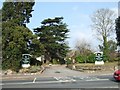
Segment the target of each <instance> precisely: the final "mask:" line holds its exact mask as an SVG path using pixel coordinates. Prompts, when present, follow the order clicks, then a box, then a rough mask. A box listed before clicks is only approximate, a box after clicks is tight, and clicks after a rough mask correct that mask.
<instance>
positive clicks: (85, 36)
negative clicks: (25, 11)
mask: <svg viewBox="0 0 120 90" xmlns="http://www.w3.org/2000/svg"><path fill="white" fill-rule="evenodd" d="M52 1H54V0H52ZM52 1H51V2H50V1H49V2H48V1H46V2H38V0H36V2H35V5H34V7H33V10H34V11H33V12H32V18H30V23H29V24H27V27H28V28H29V29H30V30H33V29H34V28H37V27H40V26H41V22H42V21H43V20H44V19H47V18H55V17H59V16H62V17H63V18H64V19H63V22H64V23H66V24H67V25H68V27H67V28H68V29H69V30H70V32H69V35H68V36H69V37H70V38H69V39H67V41H68V43H69V46H70V47H71V48H74V47H75V44H76V43H77V41H81V40H82V41H86V42H88V43H90V44H91V46H92V48H94V50H98V45H99V44H100V42H99V41H98V40H97V39H96V37H95V35H94V34H95V33H94V32H93V30H91V26H90V25H91V24H92V22H91V18H90V17H91V16H92V15H93V13H94V12H95V11H96V10H98V9H101V8H109V9H111V10H114V11H115V12H116V14H117V13H118V12H117V11H118V2H117V1H116V2H100V1H99V2H93V1H94V0H93V1H92V0H87V1H86V2H83V0H82V1H81V2H73V1H72V2H71V1H70V0H68V1H67V2H52ZM69 1H70V2H69ZM75 1H76V0H75ZM91 1H92V2H91ZM108 1H110V0H108ZM1 4H2V3H0V6H1ZM113 38H114V39H115V38H116V37H115V36H114V37H113Z"/></svg>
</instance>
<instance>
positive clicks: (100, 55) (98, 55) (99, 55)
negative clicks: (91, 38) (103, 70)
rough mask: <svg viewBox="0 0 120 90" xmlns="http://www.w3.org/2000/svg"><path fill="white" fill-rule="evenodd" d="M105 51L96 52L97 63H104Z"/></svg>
mask: <svg viewBox="0 0 120 90" xmlns="http://www.w3.org/2000/svg"><path fill="white" fill-rule="evenodd" d="M103 64H104V61H103V52H95V65H103Z"/></svg>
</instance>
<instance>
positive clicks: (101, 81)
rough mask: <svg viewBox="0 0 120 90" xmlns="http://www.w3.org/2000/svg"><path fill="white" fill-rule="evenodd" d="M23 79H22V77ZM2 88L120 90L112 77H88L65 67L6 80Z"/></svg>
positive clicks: (53, 67)
mask: <svg viewBox="0 0 120 90" xmlns="http://www.w3.org/2000/svg"><path fill="white" fill-rule="evenodd" d="M21 78H22V77H21ZM0 86H2V88H118V90H119V87H120V82H116V81H115V80H114V78H113V77H112V75H91V76H90V75H86V74H83V73H82V72H78V71H73V70H69V69H66V68H65V67H64V66H51V67H48V68H47V69H46V70H45V71H44V72H43V73H42V74H40V75H36V76H34V77H30V78H26V79H20V78H18V79H5V80H2V83H1V84H0Z"/></svg>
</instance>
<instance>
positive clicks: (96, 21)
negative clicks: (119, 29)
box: [91, 9, 116, 57]
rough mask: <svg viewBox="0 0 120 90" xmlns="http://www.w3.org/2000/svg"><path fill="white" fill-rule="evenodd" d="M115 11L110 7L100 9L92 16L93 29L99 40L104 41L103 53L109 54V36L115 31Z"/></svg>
mask: <svg viewBox="0 0 120 90" xmlns="http://www.w3.org/2000/svg"><path fill="white" fill-rule="evenodd" d="M115 17H116V15H115V12H114V11H112V10H110V9H98V10H97V11H96V12H94V13H93V16H92V17H91V20H92V29H93V30H95V31H96V35H97V36H98V37H99V40H101V41H102V42H103V53H104V55H105V56H106V57H107V54H108V45H107V42H108V38H109V37H110V36H111V35H112V34H113V32H114V31H115V30H114V28H115Z"/></svg>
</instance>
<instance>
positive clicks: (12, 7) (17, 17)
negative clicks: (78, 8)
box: [2, 0, 35, 26]
mask: <svg viewBox="0 0 120 90" xmlns="http://www.w3.org/2000/svg"><path fill="white" fill-rule="evenodd" d="M34 3H35V2H17V0H13V2H4V3H3V7H2V21H3V22H4V21H5V22H7V21H9V20H12V21H13V22H14V23H17V24H18V25H20V26H22V25H24V26H26V23H29V22H30V17H32V14H31V12H32V11H33V10H32V7H33V6H34Z"/></svg>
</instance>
